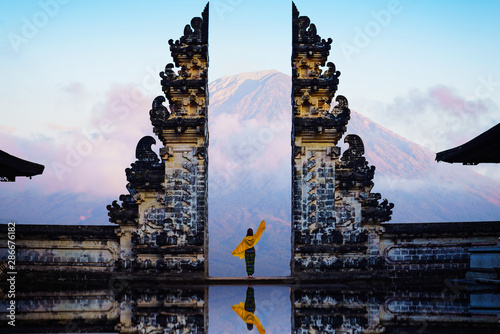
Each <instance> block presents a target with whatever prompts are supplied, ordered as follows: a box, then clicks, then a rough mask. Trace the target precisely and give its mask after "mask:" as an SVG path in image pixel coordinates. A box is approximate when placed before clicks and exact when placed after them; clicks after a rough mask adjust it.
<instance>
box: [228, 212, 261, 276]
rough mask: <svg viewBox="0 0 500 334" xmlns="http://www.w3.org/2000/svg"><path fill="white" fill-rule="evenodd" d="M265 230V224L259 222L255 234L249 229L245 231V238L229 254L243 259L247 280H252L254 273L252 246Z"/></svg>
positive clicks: (253, 249) (253, 251)
mask: <svg viewBox="0 0 500 334" xmlns="http://www.w3.org/2000/svg"><path fill="white" fill-rule="evenodd" d="M265 229H266V223H265V222H264V221H261V222H260V225H259V228H258V229H257V233H255V235H254V234H253V230H252V229H251V228H249V229H248V231H247V236H246V237H245V238H243V240H242V241H241V242H240V244H239V245H238V247H236V249H235V250H234V251H233V252H232V253H231V254H233V255H234V256H238V257H239V258H240V259H242V258H243V257H244V258H245V263H246V268H247V274H248V277H249V278H252V275H253V273H254V272H255V248H254V246H255V245H256V244H257V242H258V241H259V239H260V237H261V236H262V232H264V230H265Z"/></svg>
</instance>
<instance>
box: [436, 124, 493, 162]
mask: <svg viewBox="0 0 500 334" xmlns="http://www.w3.org/2000/svg"><path fill="white" fill-rule="evenodd" d="M436 160H437V161H438V162H439V161H444V162H449V163H463V164H464V165H477V164H479V163H500V123H499V124H497V125H495V126H494V127H492V128H491V129H489V130H487V131H485V132H483V133H482V134H480V135H479V136H477V137H475V138H473V139H471V140H470V141H468V142H467V143H465V144H463V145H460V146H457V147H455V148H451V149H449V150H445V151H442V152H438V153H436Z"/></svg>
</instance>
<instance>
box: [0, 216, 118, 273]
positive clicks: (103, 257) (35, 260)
mask: <svg viewBox="0 0 500 334" xmlns="http://www.w3.org/2000/svg"><path fill="white" fill-rule="evenodd" d="M1 228H2V231H1V234H0V238H1V239H0V259H1V263H2V268H1V272H0V276H1V275H2V274H5V273H6V272H8V271H10V270H8V268H7V263H8V262H7V259H8V253H7V251H8V245H7V240H9V239H8V238H7V226H6V225H2V226H1ZM15 228H16V232H15V237H16V238H15V240H14V242H15V252H16V260H15V265H14V267H15V269H16V270H15V271H16V272H18V274H19V275H20V278H19V279H22V278H23V277H24V278H25V279H28V278H31V279H37V278H41V276H40V275H42V274H43V276H45V277H46V278H50V279H58V278H77V277H80V278H82V279H83V278H84V277H86V275H87V276H88V279H90V278H91V277H94V276H95V275H97V274H101V275H109V274H111V273H112V272H113V270H114V268H115V266H116V263H117V261H118V257H119V251H120V248H119V239H118V237H117V236H116V234H115V228H114V227H113V226H63V225H20V224H16V225H15ZM2 277H3V276H2Z"/></svg>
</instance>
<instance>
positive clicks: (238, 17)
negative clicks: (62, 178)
mask: <svg viewBox="0 0 500 334" xmlns="http://www.w3.org/2000/svg"><path fill="white" fill-rule="evenodd" d="M295 3H296V5H297V7H298V9H299V11H300V12H301V14H302V15H307V16H309V17H310V18H311V20H312V22H313V23H315V24H316V26H317V29H318V33H319V34H320V36H322V37H323V38H328V37H331V38H332V39H333V40H334V42H333V44H332V51H331V55H330V57H329V61H333V62H334V63H335V64H336V65H337V69H338V70H340V71H341V72H342V75H341V77H340V86H339V91H338V93H339V94H342V95H345V96H346V97H347V98H348V99H349V102H350V107H351V108H352V109H354V110H356V111H358V112H360V113H362V114H364V115H365V116H367V117H369V118H372V119H373V120H375V121H376V122H378V123H380V124H382V125H384V126H386V127H388V128H389V129H391V130H392V131H395V132H397V133H398V134H400V135H402V136H404V137H407V138H409V139H410V140H413V141H415V142H417V143H419V144H421V145H423V146H426V147H427V148H430V149H432V150H434V151H439V150H443V149H447V148H450V147H453V146H456V145H459V144H461V143H462V142H463V141H464V140H466V139H470V138H472V137H473V136H475V135H477V134H479V133H481V132H483V131H485V130H487V129H488V128H490V127H492V126H493V125H495V124H497V123H498V122H499V121H500V117H499V109H498V106H499V105H500V69H499V65H498V59H500V45H499V44H500V42H499V39H498V33H499V32H500V21H499V20H498V19H497V14H498V12H499V6H500V3H499V2H497V1H481V2H472V1H416V0H413V1H411V0H399V1H398V0H396V1H392V0H391V1H370V2H368V1H363V2H361V1H347V0H343V1H318V0H297V1H295ZM205 4H206V2H205V1H197V0H190V1H170V0H163V1H159V0H154V1H152V0H146V1H132V0H122V1H111V0H110V1H97V0H93V1H89V0H86V1H83V0H38V1H29V0H25V1H15V0H0V73H1V74H2V75H1V76H0V91H1V92H2V98H1V99H0V112H1V116H2V121H1V122H0V139H1V141H2V142H1V143H2V147H1V149H4V150H6V151H9V152H11V153H12V154H18V155H20V156H21V157H25V158H31V159H32V160H34V161H36V160H37V159H39V158H38V157H41V154H42V153H43V151H41V150H40V149H39V146H37V145H41V143H45V144H46V145H45V146H44V147H45V148H44V149H47V147H49V148H48V149H50V147H53V150H56V149H58V150H61V152H63V153H64V150H68V152H69V150H71V147H70V146H71V145H74V144H75V143H76V144H78V141H77V140H76V139H75V138H76V137H75V134H78V135H80V136H82V135H89V133H92V132H93V131H94V132H95V130H96V128H97V129H100V130H102V129H101V127H102V126H101V123H100V121H102V120H107V121H111V122H113V124H114V126H116V131H118V132H126V133H127V134H129V136H128V137H129V138H130V142H123V143H122V144H123V150H122V151H120V149H115V151H114V153H109V152H108V153H105V154H104V153H103V156H102V157H101V156H98V155H96V156H95V157H93V159H92V161H101V162H100V164H101V168H100V169H99V172H101V173H105V172H108V173H110V172H111V170H112V169H111V167H109V166H108V165H110V164H111V159H113V158H115V157H116V158H117V157H122V156H123V154H124V153H123V152H126V151H125V149H128V150H130V153H127V154H129V155H127V156H126V157H123V160H120V161H118V160H116V159H115V160H113V161H117V162H116V164H121V166H123V167H121V168H125V167H126V166H127V165H128V163H129V162H130V161H133V159H134V157H133V151H134V150H133V148H134V147H135V143H136V142H137V140H138V139H139V138H140V136H141V135H142V134H150V133H151V125H150V124H149V120H148V116H147V112H148V110H149V108H150V103H151V98H154V97H155V96H157V95H160V94H161V89H160V85H159V77H158V72H160V71H161V70H162V69H163V68H164V66H165V65H166V64H167V63H169V62H171V61H172V59H171V57H170V52H169V46H168V43H167V42H168V40H169V39H178V38H179V37H180V36H181V35H182V33H183V29H184V26H185V25H186V24H187V23H189V22H190V20H191V18H192V17H194V16H199V15H200V13H201V12H202V10H203V8H204V6H205ZM290 53H291V2H290V1H281V0H280V1H264V0H252V1H250V0H214V1H211V3H210V67H209V80H210V81H214V80H216V79H217V78H220V77H222V76H225V75H234V74H238V73H241V72H248V71H258V70H269V69H276V70H279V71H281V72H284V73H287V74H289V73H290ZM125 88H127V89H128V91H129V92H130V90H132V91H135V92H136V93H137V95H138V96H140V98H138V99H136V100H134V101H132V102H130V103H128V105H127V106H128V107H127V108H128V111H140V112H141V114H136V113H134V114H133V116H132V117H131V116H129V114H127V115H125V114H124V115H121V116H123V117H121V116H120V115H111V114H109V111H106V110H107V109H106V106H107V104H109V99H110V97H115V98H118V97H121V96H123V94H124V93H123V92H124V91H125V90H126V89H125ZM123 99H124V100H125V101H126V100H127V99H128V100H130V97H127V96H124V97H123ZM422 101H424V102H425V103H424V102H422ZM426 101H427V102H426ZM429 101H430V102H429ZM436 101H437V102H436ZM108 107H109V105H108ZM108 109H109V108H108ZM107 112H108V113H107ZM118 116H119V117H118ZM127 117H128V118H127ZM122 118H123V119H127V122H126V124H134V127H133V128H132V127H130V126H129V125H126V124H125V123H123V125H121V123H120V122H121V119H122ZM131 120H134V121H135V120H137V122H135V123H134V122H131ZM94 135H95V133H94ZM127 140H128V139H127ZM96 145H97V144H96ZM130 147H132V149H130ZM37 151H38V153H36V152H37ZM40 152H42V153H40ZM99 159H110V160H109V164H108V160H99ZM103 161H104V162H103ZM123 161H125V162H123ZM41 162H42V163H45V162H44V161H41ZM90 165H91V163H90V160H89V166H90ZM103 165H105V167H102V166H103ZM49 167H50V166H49ZM477 170H478V171H481V170H482V171H483V172H485V173H490V175H494V174H495V173H496V178H497V179H499V180H500V171H499V170H498V168H497V167H496V166H493V167H491V166H489V167H478V169H477ZM96 172H97V171H96V170H92V169H89V172H88V173H92V175H94V174H95V173H96ZM113 172H114V170H113ZM104 178H105V177H104V176H103V179H104ZM121 182H122V183H123V181H121ZM83 183H84V182H83V181H82V185H81V187H79V188H78V187H76V188H75V189H74V190H75V191H86V190H87V189H86V188H85V185H84V184H83ZM116 186H117V187H118V184H116ZM8 187H13V185H9V186H8ZM120 187H122V188H123V184H122V185H120ZM56 188H57V187H56ZM60 188H61V187H59V188H58V189H60ZM113 189H114V188H113Z"/></svg>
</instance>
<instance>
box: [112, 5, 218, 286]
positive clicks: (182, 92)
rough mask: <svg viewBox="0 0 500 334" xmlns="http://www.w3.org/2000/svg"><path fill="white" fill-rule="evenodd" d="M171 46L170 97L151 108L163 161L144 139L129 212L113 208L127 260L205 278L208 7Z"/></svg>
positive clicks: (131, 173)
mask: <svg viewBox="0 0 500 334" xmlns="http://www.w3.org/2000/svg"><path fill="white" fill-rule="evenodd" d="M169 44H170V50H171V53H172V58H173V59H174V62H175V64H167V65H166V67H165V71H164V72H161V73H160V76H161V78H162V80H161V85H162V89H163V92H164V93H165V97H166V99H165V97H163V96H158V97H157V98H155V99H154V101H153V105H152V109H151V111H150V119H151V123H152V125H153V132H154V133H155V134H156V135H157V136H158V138H159V139H160V141H161V143H162V146H163V147H162V148H161V149H160V154H159V155H160V156H159V157H158V155H157V154H156V153H154V152H153V151H152V150H151V145H153V144H155V143H156V141H155V139H154V138H153V137H149V136H147V137H144V138H143V139H141V141H140V142H139V144H138V146H137V150H136V157H137V161H136V162H135V163H134V164H132V168H128V169H127V170H126V172H127V180H128V181H129V182H130V183H129V185H128V187H127V188H129V191H130V195H122V197H121V198H120V199H122V201H123V205H122V206H123V207H120V206H119V205H118V204H116V203H114V204H113V207H108V209H110V217H111V219H110V220H111V221H112V222H115V223H117V224H119V225H120V227H121V230H120V235H121V236H122V239H124V240H122V241H123V242H121V244H122V247H123V249H122V251H123V252H122V253H123V256H124V257H125V258H124V263H125V262H127V261H129V262H130V263H131V266H132V268H133V269H135V270H136V272H140V271H141V270H146V271H148V270H152V272H162V273H164V274H165V275H167V276H178V277H184V278H194V279H199V278H203V277H206V276H208V263H207V256H208V230H207V226H208V225H207V224H208V211H207V208H208V203H207V194H208V189H207V178H208V176H207V172H208V152H207V149H208V123H207V106H208V86H207V84H208V82H207V71H208V5H207V7H206V8H205V10H204V11H203V13H202V17H195V18H193V19H192V20H191V24H190V25H187V26H186V27H185V28H184V35H183V36H182V37H181V38H180V39H179V40H177V41H175V42H174V41H173V40H170V41H169ZM176 67H177V71H174V69H175V68H176ZM167 100H168V104H169V105H168V106H164V105H163V103H164V102H166V101H167ZM125 205H129V206H130V207H131V208H132V209H133V210H129V211H130V215H129V216H130V217H128V219H127V220H125V219H120V218H121V216H120V212H121V211H124V206H125ZM120 210H121V211H120ZM130 235H131V237H130ZM129 240H130V241H129ZM129 245H130V248H131V249H128V248H129ZM130 251H131V252H130Z"/></svg>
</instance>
